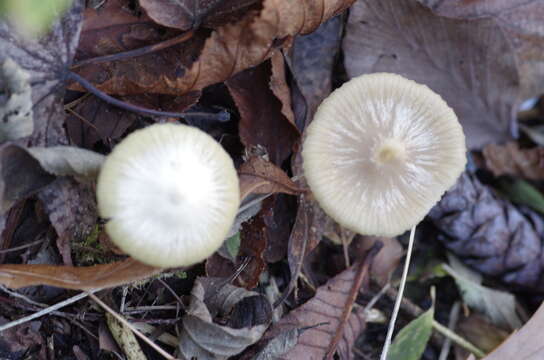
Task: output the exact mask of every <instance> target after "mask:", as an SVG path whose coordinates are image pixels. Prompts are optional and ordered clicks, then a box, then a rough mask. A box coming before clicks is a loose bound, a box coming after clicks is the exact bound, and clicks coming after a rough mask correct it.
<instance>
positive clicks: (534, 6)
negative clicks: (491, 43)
mask: <svg viewBox="0 0 544 360" xmlns="http://www.w3.org/2000/svg"><path fill="white" fill-rule="evenodd" d="M418 1H420V2H421V3H422V4H425V5H426V6H428V7H429V8H431V9H432V10H433V12H435V13H436V14H439V15H441V16H448V17H455V18H461V19H477V18H485V17H490V18H494V19H496V20H497V23H499V24H500V25H501V28H502V31H504V32H505V33H506V34H507V35H508V37H509V38H510V40H511V42H512V44H513V46H514V49H515V51H516V54H517V55H518V64H519V73H520V77H521V85H522V91H521V97H522V98H529V97H531V96H534V95H539V94H541V93H543V92H544V85H543V84H544V55H543V54H544V29H543V28H542V26H541V25H542V18H543V16H544V3H542V2H541V1H531V0H529V1H527V0H492V1H488V0H471V1H463V0H453V1H438V0H418Z"/></svg>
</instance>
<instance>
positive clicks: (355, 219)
mask: <svg viewBox="0 0 544 360" xmlns="http://www.w3.org/2000/svg"><path fill="white" fill-rule="evenodd" d="M465 152H466V148H465V136H464V134H463V130H462V128H461V125H460V124H459V122H458V121H457V117H456V116H455V113H454V112H453V110H452V109H451V108H450V107H449V106H448V105H447V104H446V102H444V100H442V98H441V97H440V96H439V95H437V94H436V93H434V92H433V91H432V90H431V89H429V88H428V87H427V86H425V85H420V84H418V83H416V82H414V81H411V80H408V79H405V78H403V77H402V76H399V75H395V74H386V73H377V74H371V75H363V76H360V77H357V78H354V79H352V80H350V81H348V82H347V83H345V84H344V85H343V86H342V87H340V88H339V89H337V90H336V91H334V92H333V93H332V94H331V95H330V96H329V97H328V98H327V99H325V101H323V103H322V104H321V105H320V106H319V108H318V110H317V112H316V114H315V117H314V120H313V122H312V123H311V124H310V125H309V127H308V129H307V130H306V139H305V141H304V145H303V151H302V157H303V161H304V162H303V166H304V174H305V176H306V180H307V182H308V185H309V186H310V188H311V190H312V192H313V194H314V196H315V198H316V199H317V201H318V202H319V204H320V206H321V207H322V208H323V210H325V212H326V213H327V214H328V215H329V216H331V217H332V218H333V219H335V220H336V221H337V222H338V223H340V224H341V225H343V226H344V227H346V228H348V229H350V230H352V231H355V232H357V233H359V234H368V235H379V236H395V235H399V234H401V233H403V232H404V231H406V230H408V229H410V228H411V227H413V226H414V225H416V224H417V223H419V222H420V221H421V220H422V219H423V218H424V217H425V215H426V214H427V212H428V211H429V210H430V209H431V207H432V206H433V205H434V204H435V203H436V202H437V201H438V200H440V198H441V196H442V195H443V194H444V192H445V191H446V190H447V189H448V188H450V187H451V186H452V185H453V184H454V183H455V181H456V180H457V178H458V177H459V175H460V174H461V172H462V171H463V169H464V167H465V163H466V155H465Z"/></svg>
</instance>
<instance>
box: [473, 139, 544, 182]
mask: <svg viewBox="0 0 544 360" xmlns="http://www.w3.org/2000/svg"><path fill="white" fill-rule="evenodd" d="M483 154H484V158H485V165H486V167H487V168H488V169H489V170H491V171H492V172H493V174H494V175H495V176H500V175H513V176H520V177H524V178H526V179H530V180H544V148H543V147H536V148H532V149H520V148H519V145H518V143H516V142H510V143H507V144H505V145H496V144H490V145H487V146H486V147H485V148H484V149H483Z"/></svg>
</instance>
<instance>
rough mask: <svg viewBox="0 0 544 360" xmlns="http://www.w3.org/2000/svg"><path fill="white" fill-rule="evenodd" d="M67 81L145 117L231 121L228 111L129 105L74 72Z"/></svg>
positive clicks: (109, 102)
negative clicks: (71, 81)
mask: <svg viewBox="0 0 544 360" xmlns="http://www.w3.org/2000/svg"><path fill="white" fill-rule="evenodd" d="M66 80H73V81H76V82H78V83H79V84H80V85H81V86H82V87H83V88H84V89H85V90H87V91H88V92H90V93H91V94H93V95H94V96H96V97H97V98H99V99H100V100H103V101H105V102H107V103H108V104H111V105H113V106H117V107H119V108H121V109H124V110H127V111H131V112H135V113H140V114H144V115H153V116H167V117H174V118H188V117H190V118H193V119H195V120H196V119H198V120H208V121H219V122H225V121H228V120H230V114H229V113H228V112H226V111H221V112H218V113H207V112H185V113H178V112H170V111H159V110H153V109H148V108H144V107H141V106H138V105H133V104H129V103H127V102H124V101H121V100H119V99H116V98H114V97H112V96H110V95H108V94H106V93H105V92H103V91H101V90H99V89H97V88H96V87H95V86H94V85H93V84H91V83H90V82H89V81H87V80H86V79H84V78H83V77H81V76H79V75H78V74H76V73H74V72H68V73H67V75H66Z"/></svg>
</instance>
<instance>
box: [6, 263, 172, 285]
mask: <svg viewBox="0 0 544 360" xmlns="http://www.w3.org/2000/svg"><path fill="white" fill-rule="evenodd" d="M163 270H164V269H159V268H154V267H151V266H148V265H144V264H142V263H140V262H138V261H136V260H133V259H126V260H122V261H117V262H114V263H111V264H105V265H95V266H84V267H74V266H55V265H27V264H17V265H10V264H3V265H0V284H2V285H4V286H6V287H9V288H12V289H19V288H22V287H26V286H33V285H50V286H56V287H61V288H65V289H73V290H93V289H97V288H109V287H116V286H120V285H124V284H127V283H130V282H133V281H137V280H142V279H146V278H148V277H150V276H153V275H155V274H158V273H160V272H161V271H163Z"/></svg>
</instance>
